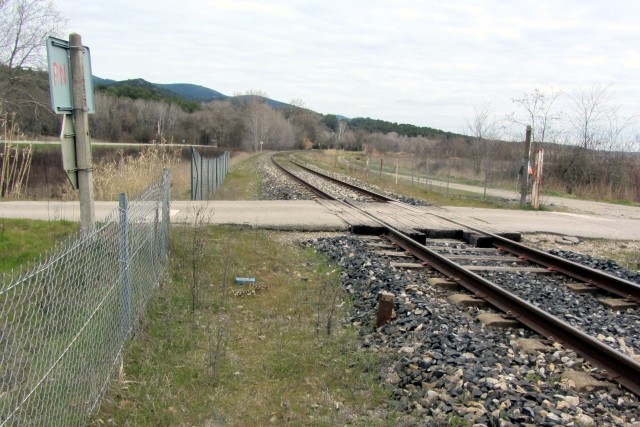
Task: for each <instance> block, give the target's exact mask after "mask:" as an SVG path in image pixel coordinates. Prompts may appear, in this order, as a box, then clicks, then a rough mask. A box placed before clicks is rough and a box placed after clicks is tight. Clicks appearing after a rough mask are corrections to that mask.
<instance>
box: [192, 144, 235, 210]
mask: <svg viewBox="0 0 640 427" xmlns="http://www.w3.org/2000/svg"><path fill="white" fill-rule="evenodd" d="M227 173H229V152H228V151H225V152H224V154H223V155H221V156H218V157H215V158H205V157H202V155H201V154H200V153H198V151H197V150H196V149H195V148H193V147H191V200H208V199H210V198H211V195H212V194H213V192H214V191H215V190H216V189H217V188H218V187H219V186H220V185H221V184H222V181H223V180H224V177H225V176H227Z"/></svg>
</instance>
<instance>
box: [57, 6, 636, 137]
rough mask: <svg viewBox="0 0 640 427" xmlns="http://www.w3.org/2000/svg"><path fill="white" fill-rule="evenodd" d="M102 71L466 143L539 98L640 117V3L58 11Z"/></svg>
mask: <svg viewBox="0 0 640 427" xmlns="http://www.w3.org/2000/svg"><path fill="white" fill-rule="evenodd" d="M56 3H57V5H58V7H59V9H60V10H61V12H62V14H63V15H64V16H65V17H66V18H67V19H68V31H69V32H77V33H79V34H81V35H82V40H83V43H84V44H85V45H87V46H89V47H90V49H91V56H92V68H93V73H94V74H95V75H97V76H99V77H102V78H109V79H115V80H124V79H130V78H138V77H140V78H143V79H145V80H148V81H151V82H154V83H194V84H199V85H203V86H206V87H209V88H211V89H214V90H217V91H219V92H222V93H224V94H226V95H233V94H234V93H238V92H246V91H247V90H261V91H263V92H266V93H267V94H268V95H269V97H271V98H273V99H277V100H279V101H284V102H289V101H291V100H292V99H301V100H302V101H304V104H305V106H306V107H308V108H311V109H313V110H315V111H317V112H320V113H323V114H341V115H345V116H347V117H372V118H377V119H383V120H389V121H394V122H400V123H411V124H415V125H420V126H430V127H435V128H440V129H444V130H448V131H453V132H460V131H462V129H463V127H464V123H465V119H466V118H469V117H471V116H472V115H473V105H474V104H475V105H476V106H479V105H483V104H485V103H487V102H490V103H491V108H492V110H493V111H494V112H495V114H496V116H499V115H504V114H506V113H508V112H510V111H514V110H515V109H516V107H515V106H514V105H513V103H512V102H511V100H512V99H513V98H517V97H521V96H522V95H523V93H525V92H527V93H529V92H532V91H533V90H534V89H535V88H539V89H541V90H548V89H549V88H550V87H554V88H555V89H556V90H563V91H566V92H571V91H573V90H575V89H580V88H588V87H591V86H593V85H604V86H607V85H611V90H612V91H613V92H615V101H616V103H617V104H622V105H623V112H625V113H626V114H631V113H638V112H640V108H639V102H640V24H639V23H638V20H639V19H640V1H638V0H608V1H601V0H587V1H578V0H575V1H574V0H572V1H568V0H534V1H520V0H511V1H505V0H485V1H482V0H469V1H459V0H445V1H436V0H423V1H420V0H415V1H413V0H398V1H392V0H385V1H379V0H367V1H359V0H355V1H354V0H352V1H349V0H340V1H335V0H302V1H295V0H273V1H266V0H264V1H262V0H256V1H253V0H247V1H242V0H180V1H164V0H154V1H146V0H126V1H125V0H109V1H97V0H96V1H77V0H56Z"/></svg>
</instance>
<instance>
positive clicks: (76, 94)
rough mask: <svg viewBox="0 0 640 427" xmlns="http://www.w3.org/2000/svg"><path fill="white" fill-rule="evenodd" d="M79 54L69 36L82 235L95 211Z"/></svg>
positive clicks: (78, 47) (80, 49)
mask: <svg viewBox="0 0 640 427" xmlns="http://www.w3.org/2000/svg"><path fill="white" fill-rule="evenodd" d="M83 54H84V48H83V47H82V38H81V37H80V34H76V33H72V34H70V35H69V61H70V66H71V82H72V92H73V125H74V128H75V134H76V159H77V163H78V190H79V193H80V226H81V228H82V231H83V232H87V231H90V230H92V229H93V228H94V224H95V210H94V205H93V164H92V159H91V139H90V134H89V117H88V113H87V93H86V87H85V81H84V62H83Z"/></svg>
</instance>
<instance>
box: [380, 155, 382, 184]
mask: <svg viewBox="0 0 640 427" xmlns="http://www.w3.org/2000/svg"><path fill="white" fill-rule="evenodd" d="M380 180H382V157H380Z"/></svg>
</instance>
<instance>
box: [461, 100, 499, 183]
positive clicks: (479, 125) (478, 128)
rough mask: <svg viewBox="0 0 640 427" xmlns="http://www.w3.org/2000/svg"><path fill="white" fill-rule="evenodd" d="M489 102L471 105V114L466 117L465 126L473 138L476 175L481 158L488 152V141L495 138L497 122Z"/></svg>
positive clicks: (478, 171)
mask: <svg viewBox="0 0 640 427" xmlns="http://www.w3.org/2000/svg"><path fill="white" fill-rule="evenodd" d="M492 115H493V113H492V111H491V103H488V102H487V103H485V104H482V105H481V106H479V107H478V106H476V105H475V104H474V105H473V116H472V117H471V118H468V119H467V123H466V127H467V130H468V131H469V132H470V133H471V136H472V137H473V139H474V144H473V162H474V169H475V173H476V175H478V174H479V173H480V168H481V165H482V161H483V159H484V158H485V157H486V156H487V154H488V141H489V140H490V139H493V138H495V136H496V131H497V129H498V124H497V122H496V120H495V119H494V118H493V117H492Z"/></svg>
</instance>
